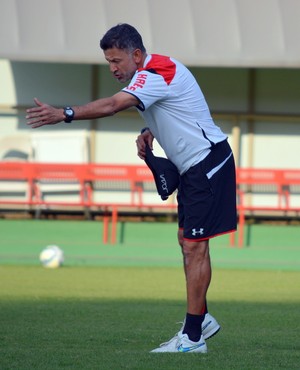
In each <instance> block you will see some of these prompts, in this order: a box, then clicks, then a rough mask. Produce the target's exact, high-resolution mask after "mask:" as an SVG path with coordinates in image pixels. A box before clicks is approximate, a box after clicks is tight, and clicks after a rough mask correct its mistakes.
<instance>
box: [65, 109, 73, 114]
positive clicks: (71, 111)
mask: <svg viewBox="0 0 300 370" xmlns="http://www.w3.org/2000/svg"><path fill="white" fill-rule="evenodd" d="M65 112H66V114H67V115H70V116H71V115H72V114H73V110H72V109H66V111H65Z"/></svg>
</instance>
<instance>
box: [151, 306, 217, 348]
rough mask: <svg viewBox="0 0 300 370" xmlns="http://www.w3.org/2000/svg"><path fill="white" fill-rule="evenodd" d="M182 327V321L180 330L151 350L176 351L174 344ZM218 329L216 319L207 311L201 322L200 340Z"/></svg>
mask: <svg viewBox="0 0 300 370" xmlns="http://www.w3.org/2000/svg"><path fill="white" fill-rule="evenodd" d="M183 327H184V323H183V325H182V328H181V330H180V331H179V332H178V333H177V334H176V335H175V336H174V337H173V338H171V339H170V340H169V341H168V342H164V343H162V344H161V345H160V346H159V347H158V348H155V349H154V350H152V351H151V352H156V353H157V352H178V350H177V349H176V346H177V343H178V340H179V338H180V337H182V335H183V334H182V330H183ZM220 329H221V327H220V325H219V324H218V322H217V320H216V319H215V318H214V317H213V316H211V315H210V314H209V313H207V314H206V315H205V318H204V320H203V323H202V336H203V338H202V337H201V338H202V340H205V339H209V338H211V337H212V336H213V335H215V334H217V333H218V331H219V330H220ZM184 335H185V334H184ZM201 338H200V341H201ZM192 343H194V342H192ZM204 343H205V342H204ZM205 347H206V345H205ZM206 351H207V349H206ZM194 352H196V351H194ZM198 352H201V351H198Z"/></svg>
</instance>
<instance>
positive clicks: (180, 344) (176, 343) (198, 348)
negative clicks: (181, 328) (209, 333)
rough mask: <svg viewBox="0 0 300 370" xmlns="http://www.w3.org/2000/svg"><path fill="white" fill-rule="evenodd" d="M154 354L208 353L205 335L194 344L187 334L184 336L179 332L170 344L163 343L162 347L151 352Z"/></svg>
mask: <svg viewBox="0 0 300 370" xmlns="http://www.w3.org/2000/svg"><path fill="white" fill-rule="evenodd" d="M151 352H152V353H162V352H174V353H180V352H182V353H188V352H194V353H206V352H207V347H206V343H205V340H204V338H203V335H201V338H200V340H199V341H198V342H193V341H192V340H190V339H189V337H188V336H187V334H182V332H179V333H178V334H177V335H176V337H174V338H172V339H171V340H170V341H169V342H167V343H163V344H161V345H160V347H158V348H156V349H154V350H153V351H151Z"/></svg>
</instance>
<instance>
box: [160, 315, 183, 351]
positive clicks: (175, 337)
mask: <svg viewBox="0 0 300 370" xmlns="http://www.w3.org/2000/svg"><path fill="white" fill-rule="evenodd" d="M183 323H184V322H183V321H178V322H176V324H178V325H179V324H180V325H181V326H182V325H183ZM180 332H181V330H180V331H179V332H178V333H176V334H175V335H174V336H173V337H172V338H171V339H170V340H168V341H167V342H164V343H161V344H160V345H159V346H160V347H163V346H166V345H168V344H170V343H172V342H173V341H174V340H177V338H178V334H179V333H180Z"/></svg>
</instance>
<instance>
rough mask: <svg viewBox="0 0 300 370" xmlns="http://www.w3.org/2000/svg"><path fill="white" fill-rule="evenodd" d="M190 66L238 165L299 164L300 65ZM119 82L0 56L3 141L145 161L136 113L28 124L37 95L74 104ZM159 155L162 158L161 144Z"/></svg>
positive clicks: (43, 154)
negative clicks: (139, 153) (139, 151)
mask: <svg viewBox="0 0 300 370" xmlns="http://www.w3.org/2000/svg"><path fill="white" fill-rule="evenodd" d="M191 70H192V72H193V73H194V74H195V76H196V78H197V79H198V81H199V83H200V85H201V87H202V90H203V92H204V94H205V96H206V99H207V101H208V103H209V106H210V108H211V110H212V112H213V114H214V117H215V120H216V122H217V124H219V125H220V126H221V127H222V128H223V130H224V131H225V132H226V133H227V134H228V136H229V141H230V142H231V144H232V145H233V147H234V149H235V153H236V157H237V158H236V159H237V163H238V164H239V165H241V166H253V167H271V168H299V158H300V105H299V101H300V89H299V86H300V69H256V70H250V69H247V68H198V67H197V68H192V67H191ZM121 86H122V85H119V84H118V83H117V82H116V81H115V80H114V79H112V77H111V76H110V73H109V71H108V67H107V66H104V65H100V66H92V65H88V64H59V63H30V62H9V61H7V60H0V138H5V137H8V136H11V135H18V136H20V135H25V136H27V137H30V139H31V142H32V145H33V146H34V149H35V158H36V159H37V160H45V161H56V162H57V161H60V162H68V161H71V162H74V161H89V160H92V161H95V162H100V163H140V159H139V158H138V157H137V155H136V148H135V138H136V135H137V134H138V132H139V130H140V128H141V127H143V126H144V123H143V121H142V119H141V118H140V117H139V115H138V114H137V113H136V112H135V111H128V112H123V113H119V114H118V115H116V116H114V117H110V118H105V119H102V120H95V121H93V122H78V121H76V122H73V123H72V124H59V125H56V126H51V127H42V128H40V129H37V130H32V129H30V128H28V127H27V126H26V122H25V107H27V106H31V105H32V99H33V98H34V97H38V98H39V99H40V100H42V101H45V102H47V103H49V104H53V105H56V106H64V105H68V104H70V105H72V104H73V105H77V104H84V103H85V102H88V101H90V100H92V99H95V98H97V97H99V96H100V97H103V96H107V95H111V94H113V93H115V92H117V91H119V89H120V88H121ZM13 107H16V108H13ZM249 113H250V115H249ZM265 114H268V116H267V117H266V115H265ZM290 115H293V117H290ZM52 148H53V150H52ZM84 151H86V152H87V153H85V154H84ZM156 153H157V154H159V155H162V151H161V150H160V149H159V148H157V147H156Z"/></svg>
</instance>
